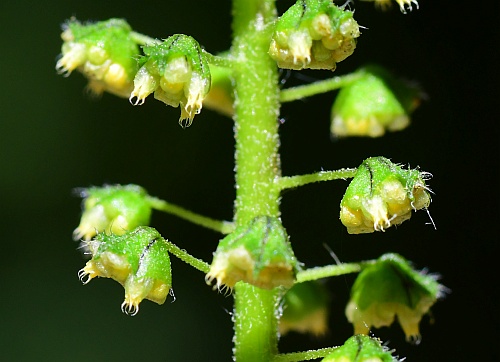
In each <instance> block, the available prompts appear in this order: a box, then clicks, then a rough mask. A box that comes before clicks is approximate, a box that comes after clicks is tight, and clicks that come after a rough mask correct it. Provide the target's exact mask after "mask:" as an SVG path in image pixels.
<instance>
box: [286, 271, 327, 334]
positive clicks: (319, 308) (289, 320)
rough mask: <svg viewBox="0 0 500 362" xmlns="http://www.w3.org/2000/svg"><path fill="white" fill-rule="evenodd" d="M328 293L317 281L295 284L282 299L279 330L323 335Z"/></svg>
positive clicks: (325, 329)
mask: <svg viewBox="0 0 500 362" xmlns="http://www.w3.org/2000/svg"><path fill="white" fill-rule="evenodd" d="M328 301H329V298H328V292H327V290H326V288H325V286H324V285H323V284H322V283H320V282H318V281H310V282H304V283H298V284H295V285H294V286H293V287H292V288H290V289H289V290H287V292H286V293H285V296H284V297H283V314H282V316H281V318H280V323H279V329H280V333H281V334H282V335H284V334H285V333H287V332H288V331H297V332H300V333H311V334H314V335H316V336H319V335H323V334H325V333H326V331H327V329H328Z"/></svg>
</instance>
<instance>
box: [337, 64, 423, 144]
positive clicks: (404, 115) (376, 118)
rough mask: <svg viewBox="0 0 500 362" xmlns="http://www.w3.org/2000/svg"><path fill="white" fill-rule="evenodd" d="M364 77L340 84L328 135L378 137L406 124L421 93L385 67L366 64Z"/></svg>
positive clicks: (402, 127)
mask: <svg viewBox="0 0 500 362" xmlns="http://www.w3.org/2000/svg"><path fill="white" fill-rule="evenodd" d="M359 72H360V73H363V74H364V76H363V77H361V78H359V79H358V80H356V81H353V82H352V83H351V84H349V85H347V86H345V87H343V88H342V89H341V90H340V92H339V94H338V95H337V98H336V99H335V103H334V104H333V107H332V125H331V132H332V135H334V136H336V137H346V136H369V137H380V136H382V135H384V133H385V131H400V130H402V129H404V128H406V127H407V126H408V125H409V124H410V114H411V113H412V112H413V111H414V110H415V108H416V107H417V106H418V104H419V103H420V99H421V97H422V92H421V91H420V90H419V88H418V87H416V86H415V85H414V84H410V83H409V82H405V81H402V80H400V79H397V78H396V77H395V76H394V75H392V74H391V73H390V72H389V71H387V70H386V69H384V68H382V67H379V66H374V65H371V66H367V67H364V68H362V69H360V70H359Z"/></svg>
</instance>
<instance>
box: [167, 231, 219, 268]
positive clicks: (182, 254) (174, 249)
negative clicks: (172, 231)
mask: <svg viewBox="0 0 500 362" xmlns="http://www.w3.org/2000/svg"><path fill="white" fill-rule="evenodd" d="M163 240H164V241H165V243H166V245H167V248H168V251H169V252H170V253H171V254H173V255H175V256H176V257H178V258H179V259H181V260H182V261H183V262H185V263H186V264H189V265H191V266H192V267H193V268H195V269H198V270H199V271H201V272H203V273H205V274H206V273H208V271H209V270H210V265H208V264H207V263H205V262H204V261H203V260H200V259H198V258H195V257H194V256H192V255H191V254H189V253H188V252H187V251H185V250H183V249H181V248H179V247H178V246H176V245H175V244H173V243H171V242H170V241H168V240H165V239H163Z"/></svg>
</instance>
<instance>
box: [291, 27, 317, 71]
mask: <svg viewBox="0 0 500 362" xmlns="http://www.w3.org/2000/svg"><path fill="white" fill-rule="evenodd" d="M288 46H289V49H290V53H291V55H292V57H293V62H294V63H295V64H301V65H302V66H303V67H304V66H306V65H307V64H309V63H310V62H311V46H312V39H311V36H310V35H309V33H308V31H307V30H306V29H303V30H299V31H294V32H292V33H291V34H290V36H289V38H288Z"/></svg>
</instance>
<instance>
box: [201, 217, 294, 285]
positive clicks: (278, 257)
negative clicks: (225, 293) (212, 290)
mask: <svg viewBox="0 0 500 362" xmlns="http://www.w3.org/2000/svg"><path fill="white" fill-rule="evenodd" d="M296 272H297V259H296V258H295V255H294V253H293V250H292V247H291V245H290V242H289V240H288V235H287V233H286V230H285V228H284V227H283V225H282V224H281V221H280V220H279V219H277V218H275V217H270V216H258V217H256V218H254V219H253V220H252V221H251V222H250V223H249V224H248V225H245V226H241V227H238V228H236V230H234V231H233V232H232V233H231V234H229V235H227V236H226V237H225V238H224V239H222V240H221V241H220V242H219V246H218V247H217V250H216V251H215V253H214V258H213V261H212V265H211V267H210V271H209V272H208V274H207V276H206V280H207V283H211V282H212V281H213V280H214V279H216V280H217V284H216V287H217V288H219V289H220V288H222V287H223V286H225V287H228V288H232V287H234V285H235V284H236V283H237V282H239V281H244V282H246V283H249V284H252V285H255V286H257V287H259V288H263V289H272V288H275V287H279V286H284V287H286V288H290V287H291V286H292V285H293V284H294V282H295V274H296Z"/></svg>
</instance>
